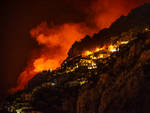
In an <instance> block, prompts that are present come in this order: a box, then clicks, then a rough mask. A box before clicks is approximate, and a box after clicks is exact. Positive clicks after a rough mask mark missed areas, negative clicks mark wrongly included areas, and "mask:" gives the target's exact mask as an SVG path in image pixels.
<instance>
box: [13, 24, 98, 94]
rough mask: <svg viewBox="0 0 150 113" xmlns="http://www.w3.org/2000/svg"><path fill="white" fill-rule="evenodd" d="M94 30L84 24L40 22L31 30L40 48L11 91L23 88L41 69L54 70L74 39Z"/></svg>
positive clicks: (77, 39) (63, 58)
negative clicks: (52, 24) (51, 25)
mask: <svg viewBox="0 0 150 113" xmlns="http://www.w3.org/2000/svg"><path fill="white" fill-rule="evenodd" d="M94 32H95V31H94V30H92V29H89V28H88V27H86V26H85V25H84V24H82V23H80V24H72V23H70V24H63V25H61V26H54V27H50V28H49V27H48V25H47V24H46V23H42V24H40V25H39V26H37V27H36V28H34V29H32V30H31V36H32V37H33V38H34V39H36V41H37V42H38V44H39V45H42V49H41V50H39V53H38V54H37V56H38V57H37V58H33V59H32V58H31V61H29V64H28V65H27V67H26V68H25V70H24V71H23V72H22V73H21V74H20V76H19V78H18V86H17V87H16V88H12V89H11V92H15V91H16V90H19V89H23V88H24V87H25V86H26V85H27V83H28V81H29V80H30V79H32V77H34V75H35V74H37V73H39V72H41V71H43V70H49V69H51V70H55V69H56V68H58V67H60V65H61V63H62V62H63V61H64V60H65V59H66V57H67V53H68V51H69V49H70V47H71V46H72V44H73V43H74V42H75V41H80V39H82V38H84V36H85V35H87V34H89V35H91V34H93V33H94Z"/></svg>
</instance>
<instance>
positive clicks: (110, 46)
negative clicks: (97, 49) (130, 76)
mask: <svg viewBox="0 0 150 113" xmlns="http://www.w3.org/2000/svg"><path fill="white" fill-rule="evenodd" d="M108 50H109V51H110V52H116V51H117V48H116V46H114V45H109V46H108Z"/></svg>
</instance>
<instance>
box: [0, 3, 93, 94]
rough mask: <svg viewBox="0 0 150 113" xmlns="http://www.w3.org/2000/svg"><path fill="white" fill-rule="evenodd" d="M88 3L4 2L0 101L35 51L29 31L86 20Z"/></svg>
mask: <svg viewBox="0 0 150 113" xmlns="http://www.w3.org/2000/svg"><path fill="white" fill-rule="evenodd" d="M90 4H91V3H90V0H89V1H87V0H85V1H80V0H49V1H48V0H32V2H31V1H27V0H18V1H17V0H16V1H15V2H14V0H4V1H1V6H0V8H1V9H0V12H1V17H0V20H1V21H0V22H1V24H0V25H1V27H0V31H1V38H0V43H1V44H0V46H1V47H0V49H1V50H0V51H1V58H0V62H1V64H0V66H1V69H0V97H2V96H4V95H6V94H7V90H8V89H10V88H11V87H14V86H15V85H16V81H17V77H18V76H19V74H20V73H21V72H22V71H23V69H24V67H25V66H26V65H27V60H28V58H29V55H30V53H31V51H32V50H34V49H36V48H38V46H37V44H36V41H34V40H33V39H32V38H31V37H30V33H29V32H30V30H31V29H32V28H33V27H35V26H37V25H39V24H40V23H41V22H43V21H46V22H48V23H50V22H53V23H54V24H63V23H65V22H80V21H84V19H85V17H87V15H88V14H87V13H86V12H87V10H88V9H86V7H88V6H89V5H90Z"/></svg>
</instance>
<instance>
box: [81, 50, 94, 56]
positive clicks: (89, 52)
mask: <svg viewBox="0 0 150 113" xmlns="http://www.w3.org/2000/svg"><path fill="white" fill-rule="evenodd" d="M90 54H92V52H91V51H85V52H84V53H83V56H89V55H90Z"/></svg>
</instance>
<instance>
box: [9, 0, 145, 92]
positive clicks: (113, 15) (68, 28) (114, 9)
mask: <svg viewBox="0 0 150 113" xmlns="http://www.w3.org/2000/svg"><path fill="white" fill-rule="evenodd" d="M143 3H144V1H136V2H131V3H128V0H127V1H126V0H123V1H121V0H116V1H115V2H114V1H112V0H103V1H102V0H96V2H93V4H91V6H90V7H89V8H87V9H90V12H89V16H90V15H93V17H91V18H90V19H89V18H87V20H86V21H85V22H82V23H64V24H62V25H59V26H58V25H56V26H55V25H50V26H49V25H48V24H47V23H41V24H40V25H38V26H37V27H36V28H33V29H32V30H31V31H30V33H31V36H32V37H33V38H34V39H35V40H36V41H37V42H38V44H39V45H40V46H41V49H40V50H39V53H38V54H36V58H35V57H31V59H30V60H29V61H28V65H27V66H26V68H25V69H24V71H23V72H22V73H21V74H20V76H19V78H18V85H17V87H16V88H13V89H11V91H12V92H14V91H17V90H19V89H23V88H24V87H25V86H26V85H27V83H28V81H29V80H30V79H31V78H32V77H33V76H34V75H35V74H37V73H38V72H41V71H43V70H49V69H52V70H54V69H56V68H58V67H60V64H61V63H62V62H63V60H65V58H66V57H67V56H68V55H67V53H68V51H69V49H70V47H71V46H72V44H73V43H74V42H75V41H80V39H82V38H84V36H85V35H92V34H93V33H95V32H98V31H99V30H100V29H102V28H106V27H109V26H110V25H111V24H112V22H113V21H115V20H116V19H117V18H119V17H120V16H121V15H123V14H124V15H126V14H128V12H129V11H130V10H131V9H132V8H135V7H136V6H138V5H141V4H143ZM89 21H90V22H91V23H92V24H93V25H94V26H95V27H89V26H88V22H89ZM104 49H105V47H102V48H95V50H94V51H89V50H87V51H85V52H83V54H82V55H83V56H88V55H91V54H92V53H93V52H99V51H102V50H104ZM108 50H109V51H110V52H115V51H117V48H116V47H115V46H114V45H110V46H109V47H108ZM99 57H100V58H103V57H105V55H102V54H101V55H100V56H99Z"/></svg>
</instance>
